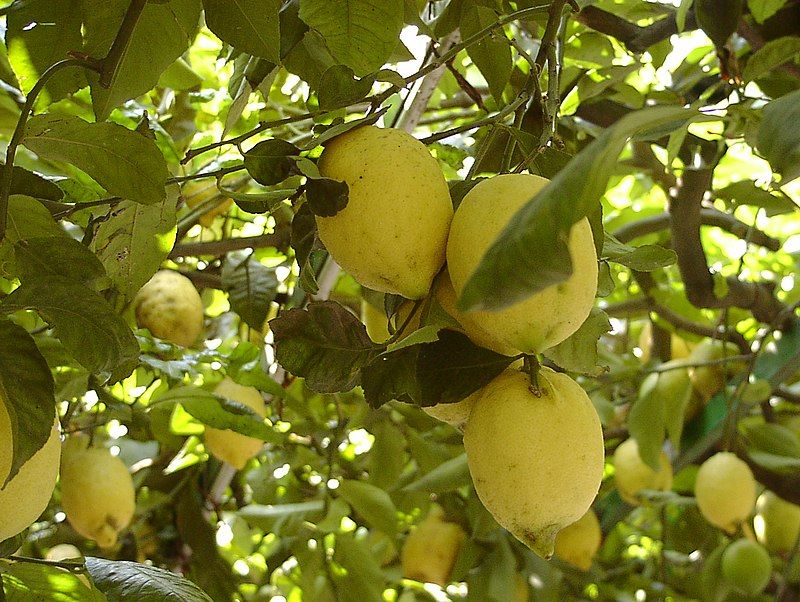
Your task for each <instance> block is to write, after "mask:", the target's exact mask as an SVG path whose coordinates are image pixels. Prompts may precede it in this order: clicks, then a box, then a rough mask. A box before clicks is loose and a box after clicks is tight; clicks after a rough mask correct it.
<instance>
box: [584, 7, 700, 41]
mask: <svg viewBox="0 0 800 602" xmlns="http://www.w3.org/2000/svg"><path fill="white" fill-rule="evenodd" d="M575 19H576V20H577V21H578V22H580V23H582V24H583V25H585V26H586V27H588V28H590V29H594V30H595V31H599V32H600V33H604V34H606V35H609V36H611V37H613V38H616V39H617V40H619V41H620V42H622V43H623V44H625V47H626V48H627V49H628V50H630V51H631V52H635V53H641V52H644V51H645V50H647V49H648V48H649V47H650V46H652V45H653V44H656V43H658V42H660V41H662V40H666V39H667V38H669V37H670V36H672V35H674V34H676V33H678V24H677V21H676V15H675V14H673V15H670V16H667V17H665V18H663V19H659V20H658V21H656V22H655V23H653V24H652V25H648V26H647V27H640V26H639V25H636V24H635V23H631V22H630V21H627V20H626V19H623V18H622V17H619V16H617V15H615V14H613V13H610V12H608V11H605V10H603V9H601V8H597V7H596V6H587V7H585V8H584V9H583V10H582V11H581V12H580V13H578V15H577V16H576V17H575ZM696 28H697V23H696V22H695V19H694V12H692V11H690V12H689V13H688V14H687V15H686V27H685V31H690V30H692V29H696Z"/></svg>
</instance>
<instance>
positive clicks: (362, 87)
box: [315, 65, 405, 111]
mask: <svg viewBox="0 0 800 602" xmlns="http://www.w3.org/2000/svg"><path fill="white" fill-rule="evenodd" d="M400 79H401V80H402V78H400ZM374 82H375V80H374V79H373V78H372V77H369V76H365V77H363V78H361V79H358V78H356V77H355V75H354V74H353V70H352V69H350V67H347V66H345V65H331V66H330V67H328V68H327V69H325V71H324V72H323V73H322V75H321V76H320V78H319V81H318V82H317V84H316V86H315V89H316V90H317V97H318V98H319V108H320V109H322V110H325V111H327V110H331V109H336V108H339V107H343V106H346V105H350V104H353V103H355V102H358V101H359V100H361V99H362V98H364V97H366V96H367V95H368V94H369V92H370V90H371V89H372V84H373V83H374ZM403 83H405V82H403ZM400 87H402V86H400Z"/></svg>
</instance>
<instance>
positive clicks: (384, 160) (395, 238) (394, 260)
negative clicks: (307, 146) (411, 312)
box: [317, 126, 453, 299]
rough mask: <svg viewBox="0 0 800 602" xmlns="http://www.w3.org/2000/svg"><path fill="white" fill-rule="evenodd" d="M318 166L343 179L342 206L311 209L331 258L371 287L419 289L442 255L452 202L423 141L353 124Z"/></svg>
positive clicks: (424, 289)
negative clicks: (317, 213)
mask: <svg viewBox="0 0 800 602" xmlns="http://www.w3.org/2000/svg"><path fill="white" fill-rule="evenodd" d="M319 171H320V173H321V174H322V175H323V176H325V177H327V178H333V179H335V180H340V181H344V182H346V183H347V185H348V187H349V201H348V203H347V206H346V207H345V208H344V209H343V210H341V211H340V212H339V213H337V214H336V215H334V216H332V217H317V228H318V232H319V237H320V239H321V240H322V242H323V244H324V245H325V248H326V249H328V251H329V252H330V254H331V256H332V257H333V258H334V259H335V260H336V262H337V263H338V264H339V265H340V266H342V268H343V269H344V270H346V271H347V272H349V273H350V274H351V275H352V276H353V278H355V279H356V281H358V282H359V283H360V284H362V285H364V286H366V287H368V288H371V289H373V290H376V291H381V292H384V293H393V294H397V295H402V296H403V297H406V298H408V299H422V298H423V297H424V296H425V295H427V294H428V291H429V290H430V287H431V283H432V281H433V277H434V276H435V275H436V273H437V272H438V271H439V269H440V268H441V267H442V264H443V263H444V254H445V245H446V241H447V232H448V229H449V228H450V221H451V220H452V218H453V205H452V201H451V200H450V192H449V190H448V188H447V182H446V181H445V179H444V175H443V174H442V170H441V169H440V168H439V164H438V163H437V161H436V159H434V158H433V157H432V156H431V154H430V153H429V152H428V149H427V148H426V147H425V145H424V144H422V143H421V142H419V141H418V140H417V139H416V138H414V137H413V136H411V135H410V134H407V133H406V132H403V131H401V130H396V129H384V128H378V127H375V126H364V127H359V128H356V129H354V130H350V131H349V132H346V133H344V134H342V135H341V136H337V137H336V138H334V139H333V140H332V141H331V142H328V143H327V144H326V147H325V151H324V152H323V153H322V156H321V157H320V161H319Z"/></svg>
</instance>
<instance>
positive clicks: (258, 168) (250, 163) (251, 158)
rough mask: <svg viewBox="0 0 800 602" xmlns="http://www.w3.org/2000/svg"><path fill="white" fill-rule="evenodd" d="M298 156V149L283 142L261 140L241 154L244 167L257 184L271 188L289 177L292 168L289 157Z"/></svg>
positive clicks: (292, 163)
mask: <svg viewBox="0 0 800 602" xmlns="http://www.w3.org/2000/svg"><path fill="white" fill-rule="evenodd" d="M299 154H300V149H299V148H297V147H296V146H295V145H294V144H291V143H289V142H286V141H285V140H279V139H277V138H273V139H272V140H263V141H262V142H259V143H258V144H256V145H255V146H254V147H253V148H251V149H250V150H248V151H246V152H245V153H244V154H243V157H244V167H245V169H246V170H247V173H249V174H250V177H252V178H253V179H254V180H255V181H256V182H258V183H259V184H263V185H264V186H273V185H275V184H278V183H280V182H283V181H284V180H285V179H286V178H287V177H289V174H290V173H291V171H292V167H293V166H294V161H292V160H291V159H289V157H296V156H298V155H299Z"/></svg>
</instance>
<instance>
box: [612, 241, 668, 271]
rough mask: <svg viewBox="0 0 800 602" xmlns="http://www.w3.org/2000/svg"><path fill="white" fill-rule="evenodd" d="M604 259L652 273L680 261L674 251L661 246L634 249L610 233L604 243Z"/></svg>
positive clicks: (642, 246) (643, 246) (644, 246)
mask: <svg viewBox="0 0 800 602" xmlns="http://www.w3.org/2000/svg"><path fill="white" fill-rule="evenodd" d="M602 258H603V259H607V260H609V261H613V262H615V263H619V264H622V265H624V266H625V267H627V268H631V269H632V270H636V271H639V272H652V271H654V270H658V269H661V268H665V267H668V266H671V265H674V264H675V263H676V262H677V261H678V256H677V255H676V253H675V251H673V250H672V249H665V248H664V247H661V246H659V245H641V246H639V247H633V246H631V245H626V244H623V243H621V242H620V241H618V240H617V239H616V238H614V237H613V236H612V235H611V234H609V233H608V232H606V235H605V241H604V243H603V253H602Z"/></svg>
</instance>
